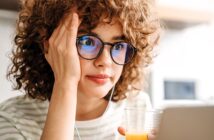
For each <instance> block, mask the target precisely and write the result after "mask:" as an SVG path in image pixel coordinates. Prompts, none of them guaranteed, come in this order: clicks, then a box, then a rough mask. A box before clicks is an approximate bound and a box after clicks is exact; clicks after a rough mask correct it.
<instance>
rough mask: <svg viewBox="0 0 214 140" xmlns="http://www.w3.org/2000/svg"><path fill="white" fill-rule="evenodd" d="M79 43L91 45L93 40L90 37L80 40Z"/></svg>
mask: <svg viewBox="0 0 214 140" xmlns="http://www.w3.org/2000/svg"><path fill="white" fill-rule="evenodd" d="M81 43H82V44H83V45H87V46H93V45H94V43H93V40H91V39H87V40H82V42H81Z"/></svg>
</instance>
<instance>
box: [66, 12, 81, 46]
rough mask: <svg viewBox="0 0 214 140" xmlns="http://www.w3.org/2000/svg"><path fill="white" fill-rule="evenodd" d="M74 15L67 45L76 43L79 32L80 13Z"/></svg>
mask: <svg viewBox="0 0 214 140" xmlns="http://www.w3.org/2000/svg"><path fill="white" fill-rule="evenodd" d="M72 15H73V16H72V21H71V22H70V24H69V31H68V36H67V41H68V43H69V45H67V47H69V46H75V45H76V38H77V32H78V27H79V24H80V21H79V17H78V14H77V13H73V14H72Z"/></svg>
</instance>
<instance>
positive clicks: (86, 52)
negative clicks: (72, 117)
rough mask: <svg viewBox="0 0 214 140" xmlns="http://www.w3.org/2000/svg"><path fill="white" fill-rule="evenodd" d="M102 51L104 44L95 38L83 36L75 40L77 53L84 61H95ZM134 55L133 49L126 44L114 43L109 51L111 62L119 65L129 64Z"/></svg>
mask: <svg viewBox="0 0 214 140" xmlns="http://www.w3.org/2000/svg"><path fill="white" fill-rule="evenodd" d="M108 44H110V43H108ZM103 49H104V43H103V42H102V40H100V39H99V38H97V37H95V36H89V35H83V36H81V37H78V39H77V50H78V53H79V55H80V56H81V57H82V58H84V59H88V60H92V59H96V58H97V57H99V55H100V54H101V53H102V51H103ZM134 53H135V50H134V47H133V46H131V45H130V44H129V43H126V42H118V43H115V44H113V45H112V47H111V49H110V54H111V58H112V60H113V61H114V62H115V63H116V64H119V65H123V64H126V63H128V62H130V60H131V59H132V58H133V56H134Z"/></svg>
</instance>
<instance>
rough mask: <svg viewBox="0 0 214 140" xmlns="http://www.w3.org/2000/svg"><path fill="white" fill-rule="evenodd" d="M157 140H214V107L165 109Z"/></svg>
mask: <svg viewBox="0 0 214 140" xmlns="http://www.w3.org/2000/svg"><path fill="white" fill-rule="evenodd" d="M155 140H214V106H201V105H200V106H185V107H184V106H182V107H170V108H165V109H164V110H163V114H162V115H161V118H160V122H159V129H158V133H157V137H156V139H155Z"/></svg>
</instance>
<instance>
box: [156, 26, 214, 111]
mask: <svg viewBox="0 0 214 140" xmlns="http://www.w3.org/2000/svg"><path fill="white" fill-rule="evenodd" d="M159 47H160V49H159V55H158V57H157V58H156V59H155V63H154V65H153V66H152V71H153V73H152V99H153V104H154V106H155V107H159V106H164V105H166V104H167V103H171V101H166V100H164V89H163V88H164V86H163V80H164V79H171V80H174V79H176V80H194V81H196V86H197V88H196V94H197V95H196V96H197V99H198V100H196V101H194V102H206V103H208V102H214V88H213V83H214V25H212V24H204V25H199V26H195V27H191V28H187V29H185V30H176V31H172V30H171V31H166V33H165V36H164V38H163V39H162V41H161V43H160V46H159ZM172 102H173V103H175V102H176V101H172ZM179 102H180V103H185V102H186V103H187V102H188V101H179Z"/></svg>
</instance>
